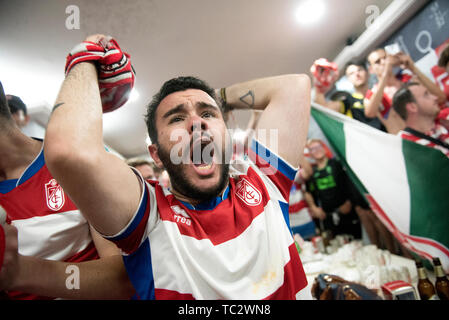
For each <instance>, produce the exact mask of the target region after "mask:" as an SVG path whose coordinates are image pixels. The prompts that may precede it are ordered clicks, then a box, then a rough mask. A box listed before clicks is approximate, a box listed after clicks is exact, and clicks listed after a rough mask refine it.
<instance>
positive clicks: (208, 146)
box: [190, 137, 215, 175]
mask: <svg viewBox="0 0 449 320" xmlns="http://www.w3.org/2000/svg"><path fill="white" fill-rule="evenodd" d="M214 154H215V146H214V143H213V141H212V140H211V139H210V138H208V137H201V138H199V139H197V140H195V141H194V142H193V143H192V145H191V150H190V160H191V161H192V164H193V167H194V168H195V171H197V173H199V174H201V175H203V174H210V173H211V172H213V167H215V166H214Z"/></svg>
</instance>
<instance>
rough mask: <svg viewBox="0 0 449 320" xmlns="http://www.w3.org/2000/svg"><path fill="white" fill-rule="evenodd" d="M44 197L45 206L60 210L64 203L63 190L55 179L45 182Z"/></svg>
mask: <svg viewBox="0 0 449 320" xmlns="http://www.w3.org/2000/svg"><path fill="white" fill-rule="evenodd" d="M45 197H46V200H47V206H48V207H49V208H50V209H51V210H53V211H58V210H60V209H61V208H62V206H63V205H64V203H65V197H64V191H63V190H62V187H61V186H60V185H59V183H58V182H57V181H56V180H55V179H51V180H50V181H49V182H48V183H46V184H45Z"/></svg>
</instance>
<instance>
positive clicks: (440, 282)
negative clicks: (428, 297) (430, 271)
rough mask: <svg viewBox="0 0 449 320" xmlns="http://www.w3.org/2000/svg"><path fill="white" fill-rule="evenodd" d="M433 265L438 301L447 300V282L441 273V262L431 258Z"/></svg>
mask: <svg viewBox="0 0 449 320" xmlns="http://www.w3.org/2000/svg"><path fill="white" fill-rule="evenodd" d="M432 260H433V265H434V266H435V269H434V270H435V277H436V281H435V289H436V291H437V295H438V297H439V298H440V300H449V280H448V279H447V276H446V274H445V273H444V271H443V267H442V266H441V261H440V259H439V258H433V259H432Z"/></svg>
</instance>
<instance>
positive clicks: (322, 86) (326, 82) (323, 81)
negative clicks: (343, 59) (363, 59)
mask: <svg viewBox="0 0 449 320" xmlns="http://www.w3.org/2000/svg"><path fill="white" fill-rule="evenodd" d="M310 72H311V73H312V75H313V77H314V86H315V87H316V88H317V90H319V91H320V92H321V93H325V92H326V91H328V90H329V88H330V87H331V86H332V85H333V84H334V82H335V81H336V80H337V79H338V66H337V64H336V63H334V62H329V61H328V60H327V59H325V58H320V59H318V60H316V61H315V62H314V63H313V65H312V67H311V68H310Z"/></svg>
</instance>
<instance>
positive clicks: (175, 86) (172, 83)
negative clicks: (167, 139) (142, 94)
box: [145, 76, 221, 143]
mask: <svg viewBox="0 0 449 320" xmlns="http://www.w3.org/2000/svg"><path fill="white" fill-rule="evenodd" d="M188 89H199V90H202V91H204V92H206V93H207V94H208V95H209V96H211V97H212V98H213V99H214V100H215V101H217V97H216V96H215V90H214V89H213V88H212V87H210V86H209V85H208V84H207V83H206V82H205V81H203V80H201V79H198V78H195V77H191V76H187V77H178V78H174V79H171V80H168V81H167V82H165V83H164V84H163V85H162V87H161V89H160V90H159V92H158V93H156V94H155V95H154V96H153V99H152V100H151V102H150V104H149V105H148V106H147V115H146V117H145V122H146V124H147V129H148V135H149V137H150V139H151V142H152V143H157V129H156V109H157V107H158V106H159V104H160V103H161V101H162V100H163V99H164V98H165V97H166V96H168V95H169V94H172V93H174V92H178V91H185V90H188ZM217 104H218V105H219V106H220V104H219V102H218V101H217ZM220 108H221V106H220Z"/></svg>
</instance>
